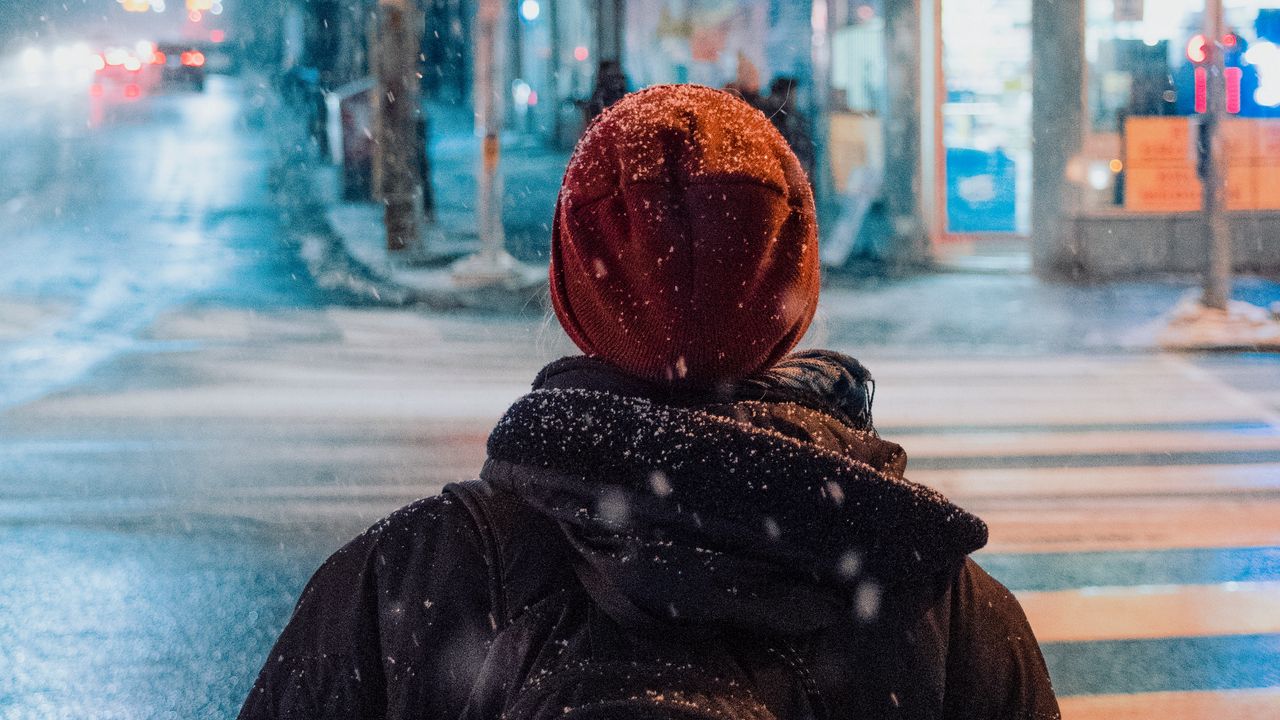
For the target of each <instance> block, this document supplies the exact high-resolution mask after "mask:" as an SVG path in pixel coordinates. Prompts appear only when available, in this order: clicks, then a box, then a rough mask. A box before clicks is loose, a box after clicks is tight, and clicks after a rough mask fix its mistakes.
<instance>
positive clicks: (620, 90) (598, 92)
mask: <svg viewBox="0 0 1280 720" xmlns="http://www.w3.org/2000/svg"><path fill="white" fill-rule="evenodd" d="M630 84H631V83H630V81H628V80H627V76H626V73H624V72H622V65H621V64H620V63H619V62H618V61H617V60H601V61H600V67H599V68H598V69H597V70H596V84H595V87H594V88H593V89H592V91H591V99H590V100H588V101H587V107H586V118H584V120H585V122H586V124H588V125H589V124H591V121H592V120H594V119H595V118H596V116H597V115H599V114H600V113H602V112H604V110H605V108H607V107H609V106H610V105H612V104H614V103H616V102H618V101H619V100H621V99H622V98H623V96H624V95H626V94H627V92H628V88H629V86H630Z"/></svg>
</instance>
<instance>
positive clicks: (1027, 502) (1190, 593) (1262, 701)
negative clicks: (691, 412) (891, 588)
mask: <svg viewBox="0 0 1280 720" xmlns="http://www.w3.org/2000/svg"><path fill="white" fill-rule="evenodd" d="M1267 362H1269V367H1270V370H1271V372H1270V374H1269V375H1268V374H1266V373H1265V372H1263V373H1259V372H1258V371H1257V370H1258V368H1257V365H1258V364H1259V363H1263V364H1265V363H1267ZM868 364H869V366H870V367H871V368H872V370H873V372H874V373H875V375H876V378H877V381H878V388H877V401H876V411H877V413H876V418H877V425H878V426H879V427H880V428H881V434H882V435H883V436H884V437H886V438H888V439H890V440H895V441H898V442H900V443H901V444H902V445H903V446H904V447H906V449H907V454H908V456H909V458H910V461H909V465H908V476H909V477H911V478H912V479H913V480H916V481H917V482H922V483H925V484H927V485H930V486H933V487H935V488H937V489H939V490H941V491H942V492H944V493H946V494H947V495H948V496H950V497H951V498H952V499H953V500H954V501H956V502H957V503H958V504H960V505H961V506H963V507H965V508H967V509H969V510H971V511H973V512H976V513H977V514H978V515H980V516H981V517H983V518H984V519H986V520H987V522H988V523H989V524H990V526H991V543H990V545H989V546H988V548H986V549H985V550H984V551H982V552H980V553H978V554H977V555H976V556H975V559H976V560H977V561H978V562H979V564H981V565H983V566H984V567H985V568H986V569H987V570H988V571H989V572H991V573H992V574H993V575H994V576H995V577H996V578H997V579H999V580H1001V581H1002V582H1004V583H1005V584H1006V585H1007V586H1008V587H1009V588H1010V589H1011V590H1013V591H1014V593H1015V594H1016V595H1017V596H1018V598H1019V600H1020V601H1021V602H1022V605H1023V608H1024V609H1025V611H1026V613H1027V616H1028V619H1029V620H1030V622H1031V626H1032V628H1033V629H1034V630H1035V632H1036V634H1037V638H1038V639H1039V640H1040V642H1041V644H1042V646H1043V648H1044V653H1045V658H1046V661H1047V662H1048V664H1049V669H1050V673H1051V675H1052V677H1053V680H1054V684H1055V688H1056V689H1057V691H1058V693H1059V695H1060V697H1061V704H1062V709H1063V716H1064V718H1066V720H1093V719H1094V718H1133V719H1137V718H1160V719H1161V720H1200V719H1203V720H1210V719H1212V720H1219V719H1221V718H1280V413H1278V412H1277V407H1278V406H1280V393H1277V392H1276V391H1277V390H1278V389H1280V358H1274V357H1273V358H1270V359H1268V358H1266V357H1265V356H1264V357H1262V358H1256V357H1255V358H1254V359H1253V362H1252V363H1251V364H1250V365H1249V367H1247V368H1246V370H1247V371H1246V372H1244V373H1242V374H1241V375H1239V376H1233V372H1235V371H1236V370H1238V369H1239V367H1238V366H1235V365H1233V364H1231V363H1223V362H1221V361H1208V362H1206V361H1205V360H1204V359H1197V358H1188V357H1175V356H1131V357H1130V356H1121V357H1082V358H1059V359H1033V358H1025V359H995V360H982V359H966V360H952V361H946V362H938V361H922V360H907V361H897V362H895V361H891V360H886V361H883V362H868ZM940 385H941V386H945V387H940Z"/></svg>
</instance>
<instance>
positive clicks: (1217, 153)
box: [1201, 0, 1232, 310]
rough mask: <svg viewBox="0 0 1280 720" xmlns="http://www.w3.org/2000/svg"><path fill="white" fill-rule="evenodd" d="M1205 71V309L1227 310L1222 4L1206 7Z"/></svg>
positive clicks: (1209, 0) (1215, 0)
mask: <svg viewBox="0 0 1280 720" xmlns="http://www.w3.org/2000/svg"><path fill="white" fill-rule="evenodd" d="M1203 32H1204V38H1205V41H1204V46H1205V54H1206V55H1207V56H1208V57H1206V58H1205V68H1206V70H1207V72H1208V81H1209V82H1208V86H1207V88H1206V90H1207V93H1208V101H1209V103H1208V108H1207V110H1208V112H1207V113H1205V116H1204V119H1203V122H1204V129H1203V131H1202V133H1201V142H1202V143H1203V147H1202V148H1201V153H1202V158H1203V161H1202V171H1201V179H1202V181H1203V183H1204V214H1205V229H1206V243H1205V245H1206V247H1207V248H1208V251H1209V252H1208V255H1209V256H1208V258H1207V261H1208V262H1207V267H1206V268H1205V280H1204V298H1203V300H1202V303H1203V304H1204V306H1205V307H1208V308H1213V309H1215V310H1226V309H1227V303H1228V302H1229V301H1230V299H1231V270H1232V268H1231V226H1230V224H1229V222H1228V219H1227V213H1226V210H1227V207H1226V204H1227V203H1226V201H1227V193H1226V179H1227V178H1226V170H1227V169H1226V163H1225V160H1226V152H1225V150H1226V148H1225V139H1224V137H1223V134H1222V123H1223V116H1224V115H1225V114H1226V113H1225V110H1226V82H1225V79H1224V74H1225V73H1224V63H1223V61H1224V57H1223V56H1224V54H1225V53H1223V50H1222V35H1223V24H1222V0H1205V3H1204V28H1203Z"/></svg>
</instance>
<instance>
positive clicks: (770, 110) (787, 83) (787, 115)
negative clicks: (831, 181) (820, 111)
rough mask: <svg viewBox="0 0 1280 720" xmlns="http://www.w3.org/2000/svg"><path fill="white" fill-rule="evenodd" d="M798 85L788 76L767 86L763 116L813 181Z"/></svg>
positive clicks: (806, 121)
mask: <svg viewBox="0 0 1280 720" xmlns="http://www.w3.org/2000/svg"><path fill="white" fill-rule="evenodd" d="M799 85H800V83H799V81H798V80H797V79H796V78H794V77H792V76H790V75H779V76H778V77H776V78H774V79H773V82H772V83H770V84H769V96H768V97H767V98H765V100H764V103H763V107H762V108H761V109H762V110H763V111H764V114H765V115H767V116H768V117H769V120H771V121H772V122H773V126H774V127H776V128H778V132H780V133H782V137H783V139H785V140H786V141H787V144H788V145H790V146H791V150H792V152H794V153H795V154H796V158H797V159H799V160H800V166H801V167H803V168H804V172H805V174H806V175H808V176H809V179H810V181H812V179H813V163H814V151H813V134H812V132H811V131H810V127H809V118H808V117H806V116H805V115H804V113H802V112H801V111H800V107H799V95H798V89H799Z"/></svg>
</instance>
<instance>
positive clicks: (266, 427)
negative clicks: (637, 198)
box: [0, 310, 1280, 720]
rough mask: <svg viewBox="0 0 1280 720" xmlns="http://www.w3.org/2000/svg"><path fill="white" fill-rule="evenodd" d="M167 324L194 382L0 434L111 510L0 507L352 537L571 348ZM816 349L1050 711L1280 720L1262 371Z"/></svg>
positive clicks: (377, 318)
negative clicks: (978, 577)
mask: <svg viewBox="0 0 1280 720" xmlns="http://www.w3.org/2000/svg"><path fill="white" fill-rule="evenodd" d="M183 317H184V322H186V323H187V324H188V325H191V327H187V326H185V325H184V326H176V325H175V324H174V322H172V321H171V322H169V323H167V324H166V323H162V324H160V325H158V326H157V328H156V329H155V330H154V331H153V334H154V335H155V337H156V339H157V340H163V341H181V340H185V339H186V338H188V337H189V336H192V335H206V334H208V329H209V328H214V329H217V330H219V331H220V332H222V333H223V334H224V335H226V339H225V341H224V344H219V343H211V344H208V345H207V346H206V347H204V349H203V350H202V351H201V352H200V353H198V354H190V355H184V356H182V358H181V361H182V363H183V364H182V366H181V367H182V369H183V373H182V375H183V377H188V376H189V377H193V378H203V379H205V380H203V381H202V382H193V383H188V384H182V385H174V386H170V385H166V384H163V383H162V384H157V385H155V386H148V387H144V388H133V387H129V388H125V389H124V390H122V391H119V392H112V391H104V392H96V393H80V394H66V395H61V396H54V397H50V398H47V399H45V400H43V401H41V402H40V403H38V404H35V405H32V406H29V407H27V408H26V409H25V410H24V413H23V416H22V419H21V422H18V419H17V418H16V417H15V418H10V420H9V425H8V426H7V432H8V433H9V435H8V437H7V438H6V442H5V444H4V448H3V452H4V453H8V455H6V456H5V458H6V459H7V460H14V459H15V458H16V459H18V460H21V461H22V462H23V463H25V465H24V467H28V468H31V469H32V472H33V473H35V474H36V475H37V476H41V477H49V478H62V477H75V473H74V472H70V470H75V469H76V468H83V467H91V468H93V470H94V472H95V473H98V474H101V473H103V472H105V470H104V469H105V468H115V467H119V468H121V469H122V471H127V472H125V474H126V475H127V476H128V477H130V478H131V481H130V482H131V484H130V486H129V487H128V488H124V489H122V490H121V492H120V497H118V498H116V499H114V500H112V501H111V502H108V500H109V498H104V497H102V496H101V494H99V495H96V496H94V497H86V498H80V496H79V495H76V494H75V492H76V490H75V489H76V487H78V486H75V485H74V484H73V483H71V481H68V483H70V484H68V488H67V489H66V492H65V493H63V491H62V490H60V489H59V488H60V487H61V486H60V485H58V486H56V487H54V488H53V490H57V491H58V492H59V493H62V494H59V497H60V498H61V499H60V500H59V502H58V503H56V504H51V503H49V502H43V501H41V500H40V498H35V499H33V500H30V501H27V500H25V499H24V498H22V497H17V496H15V497H13V498H10V499H9V500H7V501H6V503H4V504H0V516H3V517H8V518H10V519H12V520H15V521H22V522H34V521H35V520H41V519H46V518H48V517H52V516H55V515H56V517H57V518H59V519H60V521H66V520H67V518H68V517H72V518H74V517H81V516H83V517H86V518H99V517H101V516H102V515H103V514H104V513H108V514H110V515H111V517H123V518H132V517H161V516H170V515H176V516H178V517H213V518H228V517H234V518H240V519H248V520H252V521H255V522H261V523H285V524H290V523H291V524H304V523H320V524H322V525H324V526H325V527H331V528H334V529H333V532H332V535H333V537H334V538H345V537H349V536H350V534H353V533H354V532H357V531H358V530H359V529H360V527H362V526H363V525H366V524H368V523H369V522H372V521H374V520H376V519H377V518H378V517H380V516H382V515H384V514H385V513H387V512H389V511H391V510H393V509H395V508H396V507H399V506H401V505H403V504H405V503H407V502H409V501H411V500H413V499H416V498H418V497H422V496H426V495H431V494H433V493H435V492H438V491H439V489H440V487H442V486H443V485H444V484H446V483H448V482H453V481H456V480H461V479H466V478H468V477H471V476H473V475H474V473H475V472H476V470H477V469H478V468H479V466H480V464H481V462H482V461H483V457H484V441H485V438H486V436H487V434H488V431H489V429H490V428H492V426H493V423H494V422H495V421H496V420H497V418H498V417H499V416H500V415H501V413H502V412H503V410H505V408H506V407H507V406H508V405H509V404H510V402H512V401H513V400H514V399H515V398H517V397H518V396H519V395H521V394H523V393H524V392H527V389H528V383H529V381H530V379H532V378H533V376H534V375H535V373H536V372H537V369H538V368H539V367H541V365H542V364H544V363H545V362H547V361H549V360H551V359H553V358H554V357H557V356H559V355H562V354H567V353H569V352H572V349H571V348H569V347H567V344H566V342H565V341H564V340H563V338H562V337H561V336H560V335H559V334H558V333H556V332H554V331H539V330H537V329H536V328H532V327H529V326H527V325H526V324H522V323H521V322H516V321H496V320H495V321H493V322H492V324H491V325H478V324H477V323H476V322H475V321H474V320H472V319H469V318H453V317H449V316H444V317H440V318H431V319H430V320H429V321H423V319H422V318H421V316H418V315H416V314H413V313H379V314H372V313H363V312H359V311H352V310H329V311H327V312H326V313H325V314H324V316H323V317H322V318H314V319H313V322H312V324H310V325H305V326H304V325H303V324H300V321H299V320H298V319H297V318H291V319H290V323H292V325H293V326H295V328H296V333H295V334H296V335H297V337H292V336H291V337H289V338H285V339H283V340H279V339H277V341H276V342H275V343H273V344H270V345H268V346H267V347H266V348H264V349H261V350H259V351H256V352H254V353H247V352H246V351H245V347H246V346H247V345H249V344H253V343H256V342H257V338H258V336H259V335H260V334H261V333H260V332H259V328H258V324H261V323H264V322H268V320H270V318H266V319H249V320H245V321H244V322H243V323H238V324H237V323H229V322H228V321H227V319H226V318H224V317H221V316H210V317H205V316H199V315H191V316H183ZM304 330H305V332H303V331H304ZM220 337H221V336H220ZM334 339H340V340H341V342H339V343H336V344H325V345H324V346H323V347H324V348H325V352H317V351H316V343H318V342H321V341H323V342H324V343H330V342H331V340H334ZM531 346H536V349H535V350H533V351H531V350H530V349H529V348H530V347H531ZM835 349H837V350H843V351H845V352H849V353H851V354H854V355H856V356H858V357H859V359H861V360H862V361H863V362H864V363H865V364H866V365H867V366H868V367H869V368H870V369H871V370H872V372H873V374H874V375H875V377H876V380H877V392H876V399H875V417H876V424H877V427H878V428H879V429H880V432H881V434H882V435H883V436H884V437H885V438H887V439H889V440H893V441H895V442H899V443H901V444H902V445H903V446H904V447H905V448H906V450H907V454H908V456H909V464H908V477H910V478H911V479H913V480H915V481H918V482H922V483H925V484H928V485H931V486H933V487H936V488H937V489H939V490H941V491H943V492H944V493H946V494H947V495H948V496H950V497H951V498H952V499H953V500H955V501H956V502H957V503H958V504H960V505H961V506H963V507H965V508H966V509H968V510H970V511H972V512H974V513H976V514H978V515H979V516H980V517H982V518H983V519H985V520H986V521H987V522H988V524H989V525H990V527H991V540H990V543H989V545H988V546H987V547H986V548H985V549H984V550H983V551H981V552H980V553H978V554H977V555H976V559H977V561H978V562H979V563H980V564H982V565H983V566H984V567H985V568H986V569H987V570H988V571H989V572H991V573H992V574H993V575H994V576H995V577H996V578H997V579H999V580H1001V581H1002V582H1004V583H1005V584H1006V585H1007V586H1008V587H1009V588H1010V589H1011V590H1012V591H1014V592H1015V594H1017V596H1018V597H1019V598H1020V599H1021V601H1022V603H1023V605H1024V608H1025V610H1026V612H1027V615H1028V618H1029V619H1030V621H1031V626H1032V628H1033V629H1034V630H1035V631H1036V633H1037V636H1038V637H1039V639H1040V640H1041V641H1042V643H1043V647H1044V652H1045V656H1046V660H1047V661H1048V663H1049V667H1050V672H1051V674H1052V676H1053V679H1054V682H1055V687H1056V689H1057V690H1058V692H1059V694H1060V696H1061V700H1062V707H1063V710H1064V717H1065V718H1066V719H1067V720H1093V719H1094V718H1133V719H1135V720H1136V719H1138V718H1152V719H1158V720H1209V719H1213V720H1218V719H1220V718H1251V719H1252V718H1280V356H1268V355H1256V356H1245V357H1242V356H1217V357H1200V358H1197V357H1180V356H1164V355H1151V354H1122V355H1088V356H1073V357H1063V356H1030V355H1029V356H1026V357H963V358H947V357H929V358H922V357H916V356H912V355H910V354H903V353H900V352H898V353H896V354H891V353H888V352H885V353H882V354H876V353H874V352H873V353H867V352H863V351H861V350H860V349H858V348H849V347H836V348H835ZM137 362H138V363H146V362H153V363H166V362H172V360H171V359H169V358H168V357H167V356H165V355H156V356H147V357H144V358H141V359H139V360H138V361H137ZM165 367H167V366H162V367H161V368H160V369H164V368H165ZM145 369H146V367H145V366H144V367H143V368H142V370H145ZM140 372H141V370H140ZM153 374H159V373H153ZM119 418H128V419H129V420H128V423H127V424H124V425H121V424H120V423H119V422H118V419H119ZM55 421H56V423H57V425H56V427H58V428H61V430H60V434H59V435H58V436H57V437H54V438H52V439H50V437H49V431H48V428H49V427H50V426H51V423H53V422H55ZM24 423H25V424H24ZM24 428H25V429H24ZM24 438H25V439H24ZM67 438H76V439H77V441H76V442H69V441H68V440H67ZM133 440H137V441H138V442H132V441H133ZM228 448H234V449H235V452H227V449H228ZM0 454H2V453H0ZM177 467H181V468H182V478H181V482H173V481H172V478H173V476H174V472H175V468H177ZM134 486H136V487H137V488H139V489H142V488H145V489H146V492H141V491H135V490H133V489H132V488H133V487H134ZM51 492H52V490H51ZM63 494H65V495H66V496H65V497H63ZM333 542H335V543H336V542H339V540H337V539H335V540H334V541H333ZM328 549H332V548H328ZM326 551H327V550H326Z"/></svg>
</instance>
